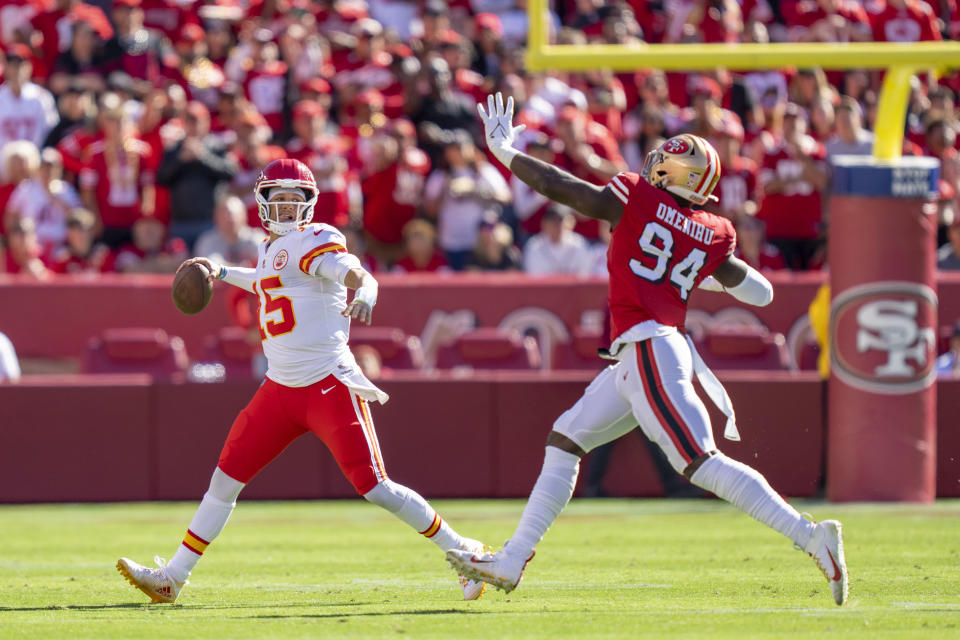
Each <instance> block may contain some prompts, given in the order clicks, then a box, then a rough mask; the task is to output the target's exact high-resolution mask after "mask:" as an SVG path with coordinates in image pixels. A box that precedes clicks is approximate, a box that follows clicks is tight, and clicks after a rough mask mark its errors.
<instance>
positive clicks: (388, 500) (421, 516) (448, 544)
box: [363, 480, 464, 551]
mask: <svg viewBox="0 0 960 640" xmlns="http://www.w3.org/2000/svg"><path fill="white" fill-rule="evenodd" d="M363 497H364V498H366V499H367V500H369V501H370V502H372V503H373V504H375V505H377V506H379V507H383V508H384V509H386V510H387V511H389V512H390V513H392V514H393V515H395V516H397V517H398V518H400V519H401V520H403V521H404V522H406V523H407V524H408V525H410V526H411V527H413V529H414V530H415V531H416V532H417V533H419V534H420V535H423V536H426V538H427V539H428V540H429V541H430V542H432V543H433V544H435V545H437V546H438V547H440V549H441V550H443V551H447V550H449V549H462V548H463V545H464V541H463V538H462V537H461V536H460V534H459V533H457V532H456V531H454V530H453V528H452V527H451V526H450V525H448V524H447V523H446V522H444V520H443V518H441V517H440V515H439V514H438V513H437V512H436V511H434V509H433V507H431V506H430V503H428V502H427V501H426V500H424V499H423V496H421V495H420V494H419V493H417V492H416V491H413V490H412V489H410V488H408V487H405V486H403V485H402V484H397V483H396V482H394V481H393V480H384V481H383V482H380V483H379V484H377V486H375V487H374V488H373V489H371V490H370V491H368V492H367V493H365V494H363Z"/></svg>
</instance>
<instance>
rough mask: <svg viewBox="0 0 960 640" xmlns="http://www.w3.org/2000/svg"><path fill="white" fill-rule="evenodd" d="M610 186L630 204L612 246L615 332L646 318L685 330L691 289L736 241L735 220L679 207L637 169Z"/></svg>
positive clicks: (609, 258)
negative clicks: (732, 221) (637, 171)
mask: <svg viewBox="0 0 960 640" xmlns="http://www.w3.org/2000/svg"><path fill="white" fill-rule="evenodd" d="M609 186H610V188H611V189H612V190H613V193H614V195H616V196H617V198H619V199H620V200H621V201H622V202H623V204H624V209H623V216H622V217H621V218H620V222H619V223H618V224H617V226H616V227H614V229H613V234H612V238H611V240H610V248H609V249H608V250H607V269H608V270H609V272H610V293H609V304H610V320H611V327H610V329H611V332H610V335H611V337H613V338H616V337H618V336H620V335H622V334H623V333H624V332H625V331H627V330H629V329H630V328H631V327H633V326H634V325H636V324H639V323H640V322H644V321H646V320H654V321H656V322H659V323H660V324H665V325H668V326H671V327H677V328H678V329H680V330H681V331H682V330H683V327H684V322H685V319H686V315H687V302H688V301H689V299H690V293H691V292H692V291H693V289H694V288H695V287H696V286H697V285H698V284H700V282H701V281H702V280H703V279H704V278H706V277H707V276H709V275H710V274H711V273H713V272H714V271H715V270H716V268H717V267H718V266H720V265H721V264H723V262H724V261H725V260H726V259H727V258H728V257H729V256H730V254H732V253H733V250H734V248H735V247H736V244H737V236H736V231H734V229H733V224H731V222H730V220H728V219H727V218H723V217H721V216H718V215H714V214H712V213H709V212H707V211H701V210H695V209H690V208H684V207H678V206H677V202H676V200H674V199H673V197H672V196H671V195H670V194H669V193H667V192H666V191H663V190H661V189H657V188H656V187H653V186H651V185H650V184H649V183H648V182H647V181H646V180H644V179H643V178H641V177H640V175H639V174H636V173H620V174H618V175H617V176H616V177H614V178H613V180H611V181H610V182H609Z"/></svg>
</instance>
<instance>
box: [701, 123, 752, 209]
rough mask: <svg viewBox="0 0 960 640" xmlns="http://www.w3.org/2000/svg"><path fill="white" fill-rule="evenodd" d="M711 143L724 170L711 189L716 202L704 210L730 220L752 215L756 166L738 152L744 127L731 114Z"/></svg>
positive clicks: (709, 204)
mask: <svg viewBox="0 0 960 640" xmlns="http://www.w3.org/2000/svg"><path fill="white" fill-rule="evenodd" d="M713 142H714V145H715V146H716V149H717V155H719V156H720V166H721V167H722V168H723V170H722V171H721V173H720V180H719V182H717V186H716V188H715V189H714V190H713V195H715V196H717V198H718V200H719V201H718V202H710V203H708V206H707V208H708V209H710V210H711V211H716V212H717V213H719V214H720V215H723V216H726V217H728V218H731V219H732V220H739V219H740V218H742V217H743V216H744V215H751V216H752V215H753V214H755V213H756V211H757V202H756V201H757V163H756V162H754V161H753V160H751V159H750V158H745V157H744V156H742V155H741V153H740V150H741V145H742V143H743V126H742V125H741V124H740V121H739V119H737V117H736V116H735V115H734V114H733V113H732V112H730V114H729V117H727V118H725V119H724V122H723V127H722V129H721V130H720V131H719V132H717V134H716V136H715V137H714V138H713Z"/></svg>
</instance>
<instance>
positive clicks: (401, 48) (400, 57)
mask: <svg viewBox="0 0 960 640" xmlns="http://www.w3.org/2000/svg"><path fill="white" fill-rule="evenodd" d="M386 49H387V53H389V54H390V55H391V56H393V61H392V62H394V63H403V62H404V61H405V60H407V59H409V58H412V57H413V49H411V48H410V47H408V46H407V45H405V44H403V43H402V42H390V43H388V44H387V46H386Z"/></svg>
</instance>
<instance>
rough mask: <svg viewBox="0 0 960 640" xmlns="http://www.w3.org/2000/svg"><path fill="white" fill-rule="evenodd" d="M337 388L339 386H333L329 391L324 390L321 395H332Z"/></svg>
mask: <svg viewBox="0 0 960 640" xmlns="http://www.w3.org/2000/svg"><path fill="white" fill-rule="evenodd" d="M336 388H337V385H333V386H332V387H330V388H329V389H323V390H322V391H321V392H320V393H321V394H322V395H327V394H328V393H330V392H331V391H333V390H334V389H336Z"/></svg>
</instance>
